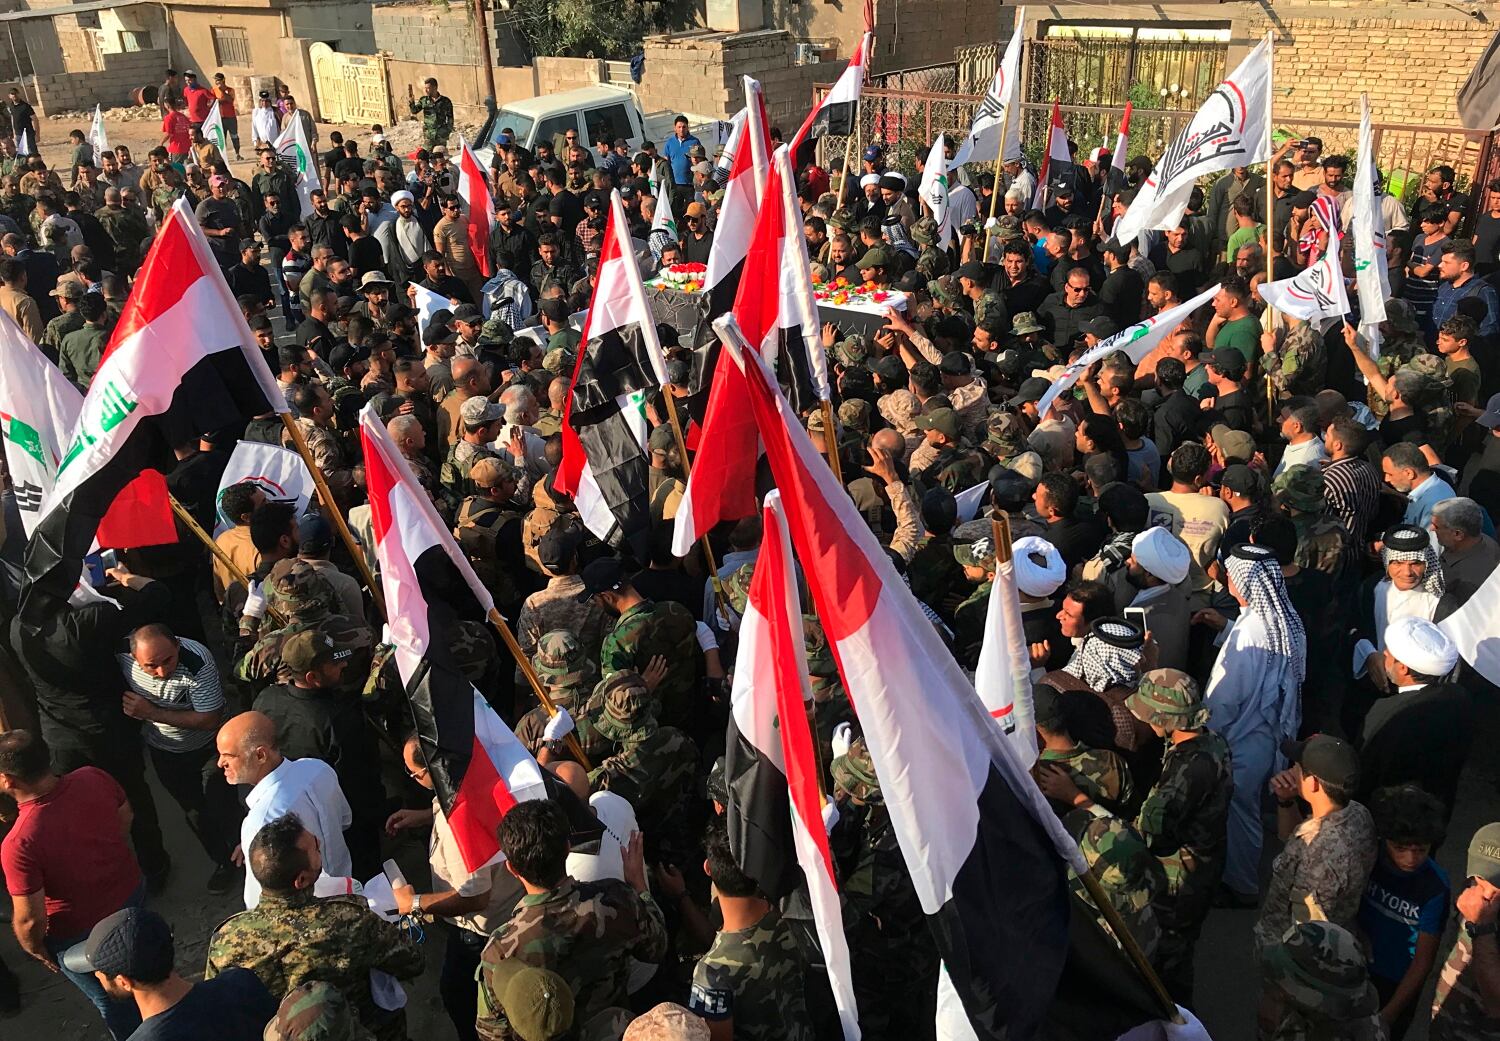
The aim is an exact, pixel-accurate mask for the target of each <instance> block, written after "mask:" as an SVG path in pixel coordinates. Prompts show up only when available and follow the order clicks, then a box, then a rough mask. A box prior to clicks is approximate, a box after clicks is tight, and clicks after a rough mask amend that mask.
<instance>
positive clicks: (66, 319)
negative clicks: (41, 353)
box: [37, 308, 83, 352]
mask: <svg viewBox="0 0 1500 1041" xmlns="http://www.w3.org/2000/svg"><path fill="white" fill-rule="evenodd" d="M82 328H83V315H81V314H79V313H78V310H77V308H74V309H73V310H71V311H64V312H63V313H62V314H60V315H58V316H57V317H56V318H54V319H52V320H51V321H50V322H48V323H47V328H46V329H44V330H42V342H41V343H40V344H38V345H37V346H39V347H51V348H52V350H53V351H54V352H55V351H56V350H57V349H58V348H59V347H61V346H62V339H63V337H64V336H66V335H68V334H69V333H71V332H77V331H78V330H79V329H82Z"/></svg>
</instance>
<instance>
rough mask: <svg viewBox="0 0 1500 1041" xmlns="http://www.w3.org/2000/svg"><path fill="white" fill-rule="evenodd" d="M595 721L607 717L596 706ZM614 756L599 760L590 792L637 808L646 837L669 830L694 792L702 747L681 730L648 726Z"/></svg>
mask: <svg viewBox="0 0 1500 1041" xmlns="http://www.w3.org/2000/svg"><path fill="white" fill-rule="evenodd" d="M587 711H588V712H589V713H590V715H591V717H592V716H594V715H595V714H597V713H600V712H603V711H604V706H603V702H602V700H601V701H598V702H596V703H591V704H590V706H589V709H588V710H587ZM616 747H617V750H616V751H615V752H614V754H612V755H610V756H608V757H606V758H604V759H602V760H600V759H595V760H594V763H595V766H594V769H592V770H590V771H589V787H590V788H592V789H593V790H594V791H609V792H614V793H615V794H616V795H619V796H620V797H621V798H623V799H625V800H626V801H627V802H629V803H630V805H631V806H633V807H635V814H636V818H637V819H638V820H639V821H640V824H641V831H642V832H644V833H646V834H653V833H658V832H660V831H662V830H663V829H665V828H667V827H669V826H670V825H671V824H672V823H673V822H672V818H673V816H674V811H675V810H677V809H678V808H679V807H680V806H681V804H682V801H683V799H684V798H685V797H686V796H687V795H688V793H689V792H690V791H692V786H693V776H694V774H695V773H696V772H697V769H698V746H697V745H695V744H693V740H692V738H690V737H688V736H687V735H686V734H684V733H683V732H682V731H681V730H678V729H677V728H676V727H664V726H660V725H658V724H657V723H655V722H648V723H646V724H644V725H642V726H639V727H637V728H636V729H635V730H633V731H631V732H630V736H629V737H627V738H626V739H625V740H624V741H621V742H620V743H619V745H618V746H616Z"/></svg>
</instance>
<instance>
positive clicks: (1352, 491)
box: [1323, 457, 1381, 546]
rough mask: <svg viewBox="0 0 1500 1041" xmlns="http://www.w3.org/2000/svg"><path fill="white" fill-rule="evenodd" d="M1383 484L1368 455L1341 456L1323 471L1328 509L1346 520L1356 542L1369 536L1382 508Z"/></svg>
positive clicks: (1359, 544) (1343, 520)
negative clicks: (1376, 512)
mask: <svg viewBox="0 0 1500 1041" xmlns="http://www.w3.org/2000/svg"><path fill="white" fill-rule="evenodd" d="M1380 484H1381V482H1380V474H1379V473H1377V472H1376V470H1375V467H1374V466H1372V465H1371V464H1370V461H1369V460H1367V459H1361V458H1358V457H1349V458H1345V459H1339V460H1337V461H1335V462H1332V463H1329V464H1328V466H1327V468H1325V469H1324V471H1323V497H1324V500H1325V501H1326V502H1327V504H1328V512H1329V513H1331V514H1333V515H1334V516H1335V517H1337V518H1338V519H1339V520H1340V521H1342V522H1343V524H1344V528H1345V529H1346V530H1347V531H1348V532H1349V534H1350V535H1351V536H1352V537H1353V539H1354V544H1355V545H1356V546H1363V545H1365V544H1366V543H1367V542H1369V540H1370V532H1369V527H1370V524H1371V522H1372V521H1374V519H1375V511H1376V510H1377V509H1379V508H1380Z"/></svg>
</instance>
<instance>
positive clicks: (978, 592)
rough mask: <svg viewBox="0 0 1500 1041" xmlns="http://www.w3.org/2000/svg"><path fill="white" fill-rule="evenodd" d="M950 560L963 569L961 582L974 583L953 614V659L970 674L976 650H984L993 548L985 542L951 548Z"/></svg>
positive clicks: (988, 542) (977, 659)
mask: <svg viewBox="0 0 1500 1041" xmlns="http://www.w3.org/2000/svg"><path fill="white" fill-rule="evenodd" d="M953 559H954V560H956V561H957V562H958V566H959V567H961V568H963V569H964V578H966V579H968V581H970V582H974V583H977V585H976V587H975V589H974V591H973V592H972V593H970V594H969V595H968V597H967V598H965V599H964V601H963V602H962V603H961V604H959V605H958V608H957V610H955V611H954V612H953V656H954V657H955V658H957V659H958V663H959V664H960V665H962V666H963V667H964V668H966V669H971V670H972V669H974V668H975V667H976V666H977V665H978V664H979V649H980V648H981V647H982V646H984V623H985V619H986V617H988V614H989V609H990V588H991V587H992V586H993V585H994V584H995V544H994V542H993V541H992V540H991V539H988V538H983V539H979V540H978V541H977V542H963V543H960V544H958V545H957V546H954V547H953Z"/></svg>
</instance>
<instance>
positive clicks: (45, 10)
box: [0, 0, 151, 22]
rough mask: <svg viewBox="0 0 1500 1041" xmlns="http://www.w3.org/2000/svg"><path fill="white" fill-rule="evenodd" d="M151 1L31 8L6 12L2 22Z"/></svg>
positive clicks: (107, 0) (122, 0) (93, 1)
mask: <svg viewBox="0 0 1500 1041" xmlns="http://www.w3.org/2000/svg"><path fill="white" fill-rule="evenodd" d="M150 2H151V0H89V2H88V3H82V4H58V5H57V6H55V7H29V8H26V9H24V10H21V11H6V12H4V13H3V14H0V22H29V21H32V20H34V19H37V18H56V17H57V16H58V15H64V14H85V13H87V12H89V11H108V10H110V9H111V8H116V7H134V6H135V5H136V4H145V3H150Z"/></svg>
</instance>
